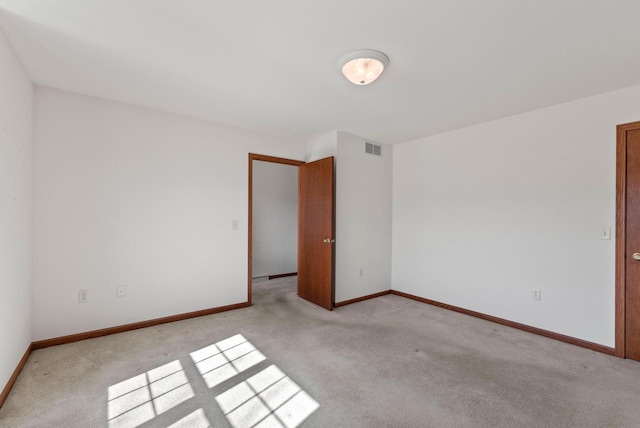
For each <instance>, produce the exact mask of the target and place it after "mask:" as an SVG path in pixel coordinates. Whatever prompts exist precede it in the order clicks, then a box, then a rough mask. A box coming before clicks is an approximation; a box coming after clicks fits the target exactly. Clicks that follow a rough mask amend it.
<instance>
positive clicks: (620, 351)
mask: <svg viewBox="0 0 640 428" xmlns="http://www.w3.org/2000/svg"><path fill="white" fill-rule="evenodd" d="M634 129H640V122H631V123H625V124H622V125H618V126H617V137H616V267H615V270H616V279H615V282H616V347H615V355H616V356H617V357H620V358H625V356H626V339H625V321H626V315H627V313H626V303H627V302H626V287H627V283H626V245H627V242H626V239H627V223H626V222H627V131H630V130H634Z"/></svg>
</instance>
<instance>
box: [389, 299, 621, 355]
mask: <svg viewBox="0 0 640 428" xmlns="http://www.w3.org/2000/svg"><path fill="white" fill-rule="evenodd" d="M391 294H394V295H396V296H401V297H405V298H407V299H411V300H415V301H418V302H422V303H427V304H429V305H433V306H437V307H439V308H443V309H448V310H450V311H455V312H459V313H461V314H465V315H470V316H472V317H476V318H480V319H483V320H486V321H491V322H495V323H497V324H501V325H506V326H507V327H512V328H516V329H518V330H523V331H526V332H529V333H533V334H537V335H540V336H544V337H548V338H550V339H555V340H558V341H560V342H565V343H569V344H571V345H575V346H580V347H582V348H587V349H591V350H592V351H597V352H602V353H603V354H607V355H615V349H614V348H610V347H608V346H604V345H600V344H597V343H593V342H588V341H586V340H582V339H577V338H575V337H571V336H565V335H564V334H560V333H554V332H552V331H549V330H543V329H541V328H537V327H531V326H529V325H526V324H520V323H518V322H514V321H509V320H506V319H503V318H498V317H494V316H491V315H486V314H483V313H481V312H476V311H471V310H469V309H464V308H460V307H458V306H453V305H448V304H446V303H441V302H436V301H435V300H430V299H425V298H423V297H418V296H414V295H413V294H408V293H403V292H401V291H396V290H391Z"/></svg>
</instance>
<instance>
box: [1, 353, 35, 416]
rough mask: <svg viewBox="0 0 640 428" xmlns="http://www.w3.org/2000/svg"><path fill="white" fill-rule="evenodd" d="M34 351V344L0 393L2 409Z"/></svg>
mask: <svg viewBox="0 0 640 428" xmlns="http://www.w3.org/2000/svg"><path fill="white" fill-rule="evenodd" d="M33 349H34V348H33V343H31V344H29V346H28V347H27V350H26V352H25V353H24V355H23V356H22V359H21V360H20V362H19V363H18V366H17V367H16V369H15V370H14V371H13V374H12V375H11V377H10V378H9V381H8V382H7V384H6V385H5V387H4V389H3V390H2V393H0V407H2V405H3V404H4V401H5V400H6V399H7V397H8V396H9V391H11V388H13V385H14V384H15V383H16V380H18V376H20V372H22V369H23V368H24V365H25V364H27V360H28V359H29V356H30V355H31V351H32V350H33Z"/></svg>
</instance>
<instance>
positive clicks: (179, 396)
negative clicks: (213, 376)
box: [107, 360, 194, 428]
mask: <svg viewBox="0 0 640 428" xmlns="http://www.w3.org/2000/svg"><path fill="white" fill-rule="evenodd" d="M193 396H194V393H193V389H192V388H191V385H189V380H188V379H187V375H186V374H185V373H184V370H183V369H182V365H181V364H180V361H177V360H176V361H172V362H170V363H168V364H165V365H163V366H160V367H158V368H155V369H153V370H149V371H148V372H146V373H143V374H141V375H138V376H135V377H132V378H130V379H127V380H125V381H124V382H120V383H118V384H116V385H112V386H110V387H109V389H108V398H107V399H108V403H107V413H108V417H109V428H133V427H137V426H139V425H141V424H143V423H144V422H147V421H150V420H151V419H153V418H155V417H156V416H158V415H160V414H162V413H164V412H166V411H167V410H169V409H171V408H173V407H175V406H177V405H179V404H180V403H183V402H185V401H187V400H188V399H190V398H192V397H193Z"/></svg>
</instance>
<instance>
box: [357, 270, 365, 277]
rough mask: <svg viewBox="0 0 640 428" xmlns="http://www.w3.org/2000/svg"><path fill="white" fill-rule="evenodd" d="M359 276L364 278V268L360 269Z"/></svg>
mask: <svg viewBox="0 0 640 428" xmlns="http://www.w3.org/2000/svg"><path fill="white" fill-rule="evenodd" d="M358 276H359V277H360V278H362V277H363V276H364V268H360V269H358Z"/></svg>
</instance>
